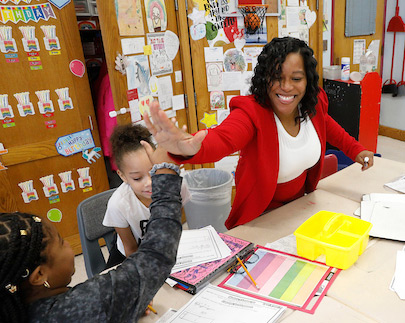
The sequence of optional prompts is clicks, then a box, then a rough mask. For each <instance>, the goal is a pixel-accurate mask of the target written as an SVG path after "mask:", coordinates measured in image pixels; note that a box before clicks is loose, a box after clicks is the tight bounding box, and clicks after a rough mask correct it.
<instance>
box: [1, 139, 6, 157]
mask: <svg viewBox="0 0 405 323" xmlns="http://www.w3.org/2000/svg"><path fill="white" fill-rule="evenodd" d="M7 153H8V150H7V149H5V148H4V145H3V143H1V142H0V155H4V154H7Z"/></svg>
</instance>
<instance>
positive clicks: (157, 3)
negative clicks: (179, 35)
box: [145, 0, 167, 33]
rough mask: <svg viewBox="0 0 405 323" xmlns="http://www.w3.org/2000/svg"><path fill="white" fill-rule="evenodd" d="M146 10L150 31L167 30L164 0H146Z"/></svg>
mask: <svg viewBox="0 0 405 323" xmlns="http://www.w3.org/2000/svg"><path fill="white" fill-rule="evenodd" d="M145 12H146V22H147V24H148V30H149V32H151V33H153V32H158V31H165V30H166V28H167V13H166V6H165V2H164V0H145Z"/></svg>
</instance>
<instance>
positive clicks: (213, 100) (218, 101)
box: [210, 91, 225, 110]
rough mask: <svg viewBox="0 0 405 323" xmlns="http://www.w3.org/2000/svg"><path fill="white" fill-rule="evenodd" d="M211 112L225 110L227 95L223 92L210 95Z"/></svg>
mask: <svg viewBox="0 0 405 323" xmlns="http://www.w3.org/2000/svg"><path fill="white" fill-rule="evenodd" d="M210 107H211V110H221V109H225V95H224V92H222V91H212V92H211V93H210Z"/></svg>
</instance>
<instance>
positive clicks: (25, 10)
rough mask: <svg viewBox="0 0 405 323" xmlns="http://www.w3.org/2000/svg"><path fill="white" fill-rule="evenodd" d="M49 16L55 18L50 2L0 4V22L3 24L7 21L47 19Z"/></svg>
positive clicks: (25, 21)
mask: <svg viewBox="0 0 405 323" xmlns="http://www.w3.org/2000/svg"><path fill="white" fill-rule="evenodd" d="M50 18H53V19H56V16H55V13H54V12H53V9H52V6H51V4H50V3H41V4H37V5H32V6H0V22H2V23H3V24H5V23H6V22H8V21H11V22H13V23H15V24H16V23H17V22H19V21H21V22H24V23H28V22H30V21H33V22H38V21H39V20H41V19H42V20H45V21H48V20H49V19H50Z"/></svg>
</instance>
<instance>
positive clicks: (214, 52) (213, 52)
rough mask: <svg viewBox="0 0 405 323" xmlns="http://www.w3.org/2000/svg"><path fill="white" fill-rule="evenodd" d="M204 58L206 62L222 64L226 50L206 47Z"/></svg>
mask: <svg viewBox="0 0 405 323" xmlns="http://www.w3.org/2000/svg"><path fill="white" fill-rule="evenodd" d="M204 58H205V61H206V62H222V61H223V59H224V49H223V48H222V47H204Z"/></svg>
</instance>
